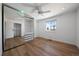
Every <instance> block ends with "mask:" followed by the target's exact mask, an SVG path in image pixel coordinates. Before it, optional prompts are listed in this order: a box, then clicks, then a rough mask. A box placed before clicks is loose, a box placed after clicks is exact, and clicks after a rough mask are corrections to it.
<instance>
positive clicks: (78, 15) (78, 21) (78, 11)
mask: <svg viewBox="0 0 79 59" xmlns="http://www.w3.org/2000/svg"><path fill="white" fill-rule="evenodd" d="M76 42H77V46H78V47H79V8H78V10H77V41H76Z"/></svg>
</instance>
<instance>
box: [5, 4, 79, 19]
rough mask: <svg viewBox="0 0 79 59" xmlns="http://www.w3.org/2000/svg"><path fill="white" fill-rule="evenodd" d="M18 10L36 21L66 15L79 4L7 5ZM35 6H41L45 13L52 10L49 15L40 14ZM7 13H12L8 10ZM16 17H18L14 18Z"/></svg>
mask: <svg viewBox="0 0 79 59" xmlns="http://www.w3.org/2000/svg"><path fill="white" fill-rule="evenodd" d="M7 5H10V6H12V7H14V8H16V9H18V10H21V11H23V12H24V13H26V14H28V15H30V16H31V17H34V19H36V20H40V19H44V18H48V17H52V16H55V15H59V14H61V13H65V12H68V11H72V10H75V9H76V8H77V7H78V6H79V4H78V3H7ZM35 6H41V8H42V10H43V11H47V10H50V11H51V12H49V13H44V14H38V13H37V11H34V12H33V10H34V8H35ZM6 11H7V13H8V12H11V11H8V10H6ZM14 17H16V16H14Z"/></svg>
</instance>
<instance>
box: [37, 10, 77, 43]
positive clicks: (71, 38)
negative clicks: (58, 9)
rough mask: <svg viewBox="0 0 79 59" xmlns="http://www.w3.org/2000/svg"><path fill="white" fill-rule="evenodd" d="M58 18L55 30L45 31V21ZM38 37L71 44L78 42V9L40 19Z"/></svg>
mask: <svg viewBox="0 0 79 59" xmlns="http://www.w3.org/2000/svg"><path fill="white" fill-rule="evenodd" d="M54 19H56V20H57V24H56V27H57V29H56V30H55V31H45V30H46V28H45V27H46V25H45V22H46V21H48V20H54ZM37 23H38V27H37V28H38V32H37V33H38V35H37V37H44V38H48V39H52V40H56V41H61V42H65V43H69V44H76V42H75V40H76V11H72V12H68V13H64V14H61V15H58V16H55V17H52V18H49V19H44V20H39V21H38V22H37Z"/></svg>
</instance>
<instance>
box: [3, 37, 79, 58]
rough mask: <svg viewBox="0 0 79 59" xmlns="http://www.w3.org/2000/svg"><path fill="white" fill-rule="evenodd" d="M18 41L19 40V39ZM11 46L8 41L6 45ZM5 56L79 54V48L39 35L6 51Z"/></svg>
mask: <svg viewBox="0 0 79 59" xmlns="http://www.w3.org/2000/svg"><path fill="white" fill-rule="evenodd" d="M19 39H20V38H19ZM21 39H22V38H21ZM9 42H10V41H9ZM16 42H19V41H18V40H17V41H16ZM13 43H14V41H13ZM13 43H12V44H13ZM9 46H10V45H9V43H8V45H7V46H6V47H9ZM3 56H79V49H78V48H77V47H75V46H73V45H70V44H65V43H62V42H57V41H53V40H48V39H44V38H40V37H38V38H35V39H34V40H32V41H29V42H26V43H24V44H23V45H20V46H16V47H15V48H13V49H10V50H7V51H5V52H4V53H3Z"/></svg>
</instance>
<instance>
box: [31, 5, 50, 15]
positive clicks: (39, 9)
mask: <svg viewBox="0 0 79 59" xmlns="http://www.w3.org/2000/svg"><path fill="white" fill-rule="evenodd" d="M34 11H37V12H38V14H43V13H49V12H50V10H47V11H43V10H42V7H41V6H35V7H34V9H33V10H32V12H34Z"/></svg>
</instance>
